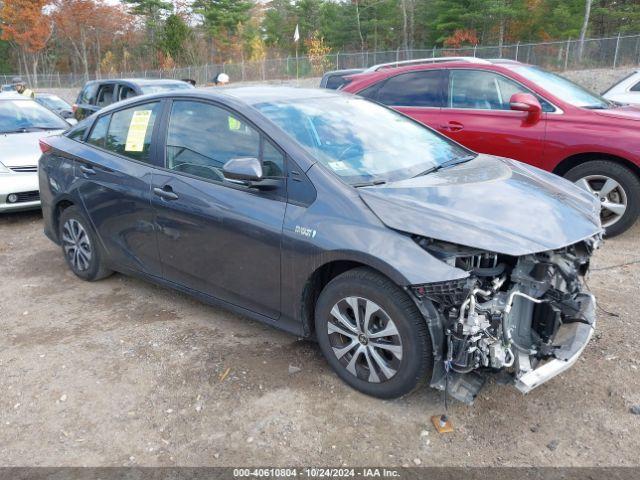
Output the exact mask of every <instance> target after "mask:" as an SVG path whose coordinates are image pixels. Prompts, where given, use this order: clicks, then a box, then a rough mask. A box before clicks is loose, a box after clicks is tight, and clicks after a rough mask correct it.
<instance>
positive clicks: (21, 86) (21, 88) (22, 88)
mask: <svg viewBox="0 0 640 480" xmlns="http://www.w3.org/2000/svg"><path fill="white" fill-rule="evenodd" d="M11 83H13V86H14V87H15V89H16V92H18V93H19V94H20V95H24V96H25V97H29V98H36V94H35V92H34V91H33V90H31V89H30V88H27V84H26V83H25V81H24V80H22V78H20V77H14V78H13V80H12V82H11Z"/></svg>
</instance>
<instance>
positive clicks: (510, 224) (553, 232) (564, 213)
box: [358, 155, 602, 256]
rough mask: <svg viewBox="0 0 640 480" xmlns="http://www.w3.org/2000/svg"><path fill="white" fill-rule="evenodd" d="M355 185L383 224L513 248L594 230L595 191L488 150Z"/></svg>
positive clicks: (532, 248)
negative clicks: (407, 175) (415, 173)
mask: <svg viewBox="0 0 640 480" xmlns="http://www.w3.org/2000/svg"><path fill="white" fill-rule="evenodd" d="M358 192H359V194H360V197H361V198H362V200H363V201H364V202H365V203H366V204H367V205H368V206H369V208H370V209H371V210H372V211H373V212H374V213H375V214H376V215H377V216H378V218H380V220H381V221H382V222H383V223H384V224H385V225H387V226H388V227H390V228H393V229H395V230H399V231H402V232H407V233H410V234H415V235H420V236H424V237H429V238H433V239H437V240H442V241H447V242H452V243H457V244H460V245H466V246H469V247H475V248H480V249H484V250H489V251H492V252H496V253H503V254H507V255H513V256H520V255H525V254H529V253H534V252H542V251H547V250H554V249H557V248H560V247H564V246H567V245H571V244H573V243H576V242H578V241H580V240H583V239H585V238H587V237H590V236H592V235H595V234H597V233H598V232H600V231H601V230H602V228H601V226H600V216H599V212H600V203H599V201H598V200H597V199H596V198H595V197H593V196H591V195H589V194H588V193H586V192H584V191H583V190H581V189H579V188H578V187H576V186H574V185H573V184H571V183H570V182H568V181H566V180H564V179H562V178H560V177H558V176H556V175H553V174H550V173H547V172H545V171H543V170H540V169H537V168H535V167H531V166H529V165H525V164H523V163H520V162H516V161H514V160H508V159H504V158H498V157H492V156H489V155H478V156H477V157H476V158H475V159H473V160H471V161H469V162H466V163H463V164H460V165H457V166H454V167H451V168H446V169H443V170H440V171H438V172H434V173H431V174H428V175H423V176H420V177H416V178H412V179H408V180H403V181H399V182H393V183H390V184H385V185H380V186H373V187H363V188H359V189H358Z"/></svg>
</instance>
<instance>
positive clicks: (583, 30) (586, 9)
mask: <svg viewBox="0 0 640 480" xmlns="http://www.w3.org/2000/svg"><path fill="white" fill-rule="evenodd" d="M592 3H593V0H585V5H584V20H583V21H582V28H581V29H580V43H579V44H578V60H582V54H583V53H584V39H585V38H586V36H587V29H588V28H589V18H590V17H591V4H592Z"/></svg>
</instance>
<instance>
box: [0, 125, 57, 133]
mask: <svg viewBox="0 0 640 480" xmlns="http://www.w3.org/2000/svg"><path fill="white" fill-rule="evenodd" d="M42 130H64V128H63V127H36V126H30V127H20V128H16V129H14V130H3V131H2V132H0V134H6V133H28V132H37V131H42Z"/></svg>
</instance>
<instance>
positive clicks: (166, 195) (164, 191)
mask: <svg viewBox="0 0 640 480" xmlns="http://www.w3.org/2000/svg"><path fill="white" fill-rule="evenodd" d="M153 193H155V194H156V195H157V196H159V197H160V198H163V199H165V200H177V199H178V195H177V194H176V193H175V192H174V191H173V189H172V188H171V187H170V186H169V185H165V186H164V187H162V188H159V187H154V189H153Z"/></svg>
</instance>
